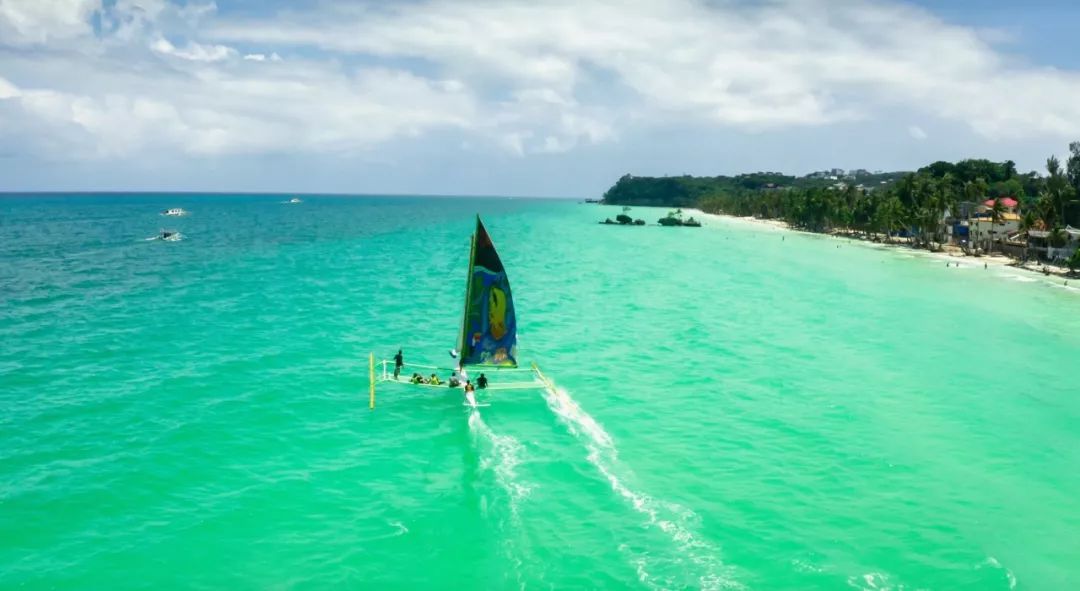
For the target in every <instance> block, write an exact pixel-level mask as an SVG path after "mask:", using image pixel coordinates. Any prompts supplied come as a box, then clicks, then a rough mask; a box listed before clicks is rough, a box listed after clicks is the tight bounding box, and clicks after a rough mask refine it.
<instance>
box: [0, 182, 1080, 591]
mask: <svg viewBox="0 0 1080 591" xmlns="http://www.w3.org/2000/svg"><path fill="white" fill-rule="evenodd" d="M281 201H282V197H274V196H246V197H228V198H226V197H211V196H193V195H177V196H171V197H170V196H150V197H137V198H136V197H131V196H119V197H118V196H91V197H86V196H84V197H52V198H45V197H35V198H16V197H5V198H0V405H2V410H3V412H2V413H0V587H3V588H15V587H18V588H29V589H37V588H81V589H127V588H181V587H182V588H199V589H222V588H228V589H267V588H272V589H323V588H330V587H339V588H363V589H522V588H524V589H624V588H629V589H635V588H638V589H698V588H701V589H723V588H732V589H800V590H801V589H875V590H882V589H893V590H900V589H905V590H915V589H942V590H953V589H979V590H982V589H989V590H995V589H1011V588H1016V589H1072V588H1077V587H1078V586H1080V533H1078V532H1080V499H1078V496H1077V492H1078V491H1080V401H1078V400H1077V391H1078V389H1077V383H1078V381H1077V360H1078V359H1080V292H1078V291H1076V290H1073V289H1072V288H1071V287H1063V286H1061V285H1060V283H1061V281H1060V280H1058V281H1057V282H1056V283H1053V282H1049V281H1044V280H1043V279H1042V278H1039V277H1035V276H1028V275H1022V274H1021V273H1019V272H1017V271H1012V270H1008V269H1004V268H990V269H986V270H984V269H983V268H982V266H981V265H979V266H978V267H976V266H969V267H963V268H959V269H957V268H952V267H950V268H948V269H947V268H945V266H944V263H943V262H942V261H941V260H939V259H935V258H931V257H927V256H916V255H913V254H911V253H908V252H902V251H897V250H883V249H878V248H873V247H870V246H867V245H861V244H849V243H847V242H841V241H837V240H834V239H829V238H824V237H818V236H807V235H799V234H794V233H782V232H780V231H777V230H774V229H771V228H766V227H760V226H756V225H752V224H747V223H745V222H741V221H718V220H710V221H709V222H708V225H707V226H706V227H704V228H701V229H699V230H693V229H675V228H660V227H644V228H622V227H604V226H598V225H596V224H595V222H596V221H597V220H598V219H602V218H604V217H609V216H613V211H611V210H608V209H605V208H602V207H601V208H598V207H596V206H586V205H579V204H575V203H566V202H553V201H530V200H481V199H421V198H378V199H376V198H366V199H356V198H353V199H350V198H335V197H322V198H319V197H309V198H305V203H303V204H302V205H295V206H291V205H284V204H282V203H281ZM165 207H184V208H186V209H188V210H190V211H191V212H192V213H191V215H190V216H188V217H186V218H181V219H176V220H173V219H169V218H162V217H160V216H159V215H157V211H158V210H160V209H163V208H165ZM636 211H637V212H638V214H639V215H641V216H642V217H647V218H650V219H652V218H655V217H659V212H655V211H648V210H644V209H638V210H636ZM477 212H479V213H481V214H482V215H483V216H484V218H485V222H486V224H487V226H488V228H489V230H490V231H491V232H492V235H493V237H494V238H495V241H496V245H497V246H498V247H499V250H500V253H501V255H502V259H503V261H504V262H505V263H506V265H507V268H508V270H509V273H510V279H511V281H512V283H513V286H514V294H515V297H516V306H517V309H518V310H519V315H520V317H519V323H520V329H519V334H520V349H519V353H520V357H521V358H522V359H526V360H535V361H536V362H537V363H539V364H540V366H541V367H542V368H543V369H544V370H545V372H546V373H547V374H548V375H549V376H550V377H551V378H552V379H553V380H554V381H555V382H556V383H557V385H558V386H559V388H558V389H557V390H556V391H548V392H517V393H511V392H507V393H500V394H497V395H496V396H497V398H495V399H494V400H492V405H491V406H490V407H486V408H483V409H481V410H480V412H479V414H470V413H469V412H468V411H467V410H466V409H464V408H463V407H462V405H461V401H460V399H459V398H458V397H457V396H455V395H449V394H445V393H442V392H440V391H432V390H428V389H419V388H418V389H409V388H407V387H403V386H393V385H385V386H384V387H382V388H380V390H379V392H378V408H377V409H376V410H375V411H373V412H372V411H369V410H368V408H367V354H368V352H370V351H374V352H375V353H376V354H377V355H379V356H381V357H389V356H390V355H392V354H393V352H394V351H395V350H396V349H397V347H399V346H401V347H404V349H405V355H406V359H407V361H414V362H422V361H429V362H437V363H440V364H441V363H446V362H447V361H448V357H447V355H446V353H445V352H446V350H447V349H448V348H449V347H450V346H452V345H453V344H454V339H455V338H456V336H457V334H456V333H457V326H458V323H459V320H460V317H459V314H460V311H461V299H462V291H463V288H464V269H465V262H466V261H465V259H466V256H467V251H468V240H469V232H470V231H471V229H472V215H473V214H475V213H477ZM162 226H165V227H175V228H177V229H179V230H180V231H181V232H182V233H183V234H184V236H185V238H184V240H182V241H180V242H174V243H166V242H160V241H145V240H144V238H146V237H149V236H152V235H153V234H154V233H155V232H156V231H157V230H158V229H159V228H160V227H162ZM781 235H784V238H783V239H781ZM838 246H839V248H837V247H838ZM417 390H423V391H417Z"/></svg>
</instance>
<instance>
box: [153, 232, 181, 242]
mask: <svg viewBox="0 0 1080 591" xmlns="http://www.w3.org/2000/svg"><path fill="white" fill-rule="evenodd" d="M183 237H184V235H183V234H181V233H180V232H177V231H176V230H162V231H161V233H160V234H158V236H157V239H158V240H164V241H165V242H179V241H180V239H181V238H183Z"/></svg>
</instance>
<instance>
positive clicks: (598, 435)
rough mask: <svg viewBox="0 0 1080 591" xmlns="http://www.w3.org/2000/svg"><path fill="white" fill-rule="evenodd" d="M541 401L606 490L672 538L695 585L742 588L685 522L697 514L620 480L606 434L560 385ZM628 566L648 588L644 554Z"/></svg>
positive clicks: (614, 452) (714, 550) (715, 550)
mask: <svg viewBox="0 0 1080 591" xmlns="http://www.w3.org/2000/svg"><path fill="white" fill-rule="evenodd" d="M544 400H546V401H547V405H548V408H550V409H551V410H552V412H554V413H555V415H556V416H558V417H559V419H560V421H562V423H563V424H564V425H566V428H567V429H569V430H570V433H572V434H573V435H574V436H576V437H577V438H578V439H580V440H582V442H583V443H584V444H585V447H586V449H588V452H589V453H588V455H587V456H586V459H588V461H589V463H591V464H592V465H593V466H594V467H595V468H596V469H597V470H598V471H599V472H600V473H601V474H602V475H603V476H604V478H606V479H607V481H608V483H609V484H610V485H611V489H612V490H613V491H615V493H616V494H618V495H619V496H620V497H622V498H623V499H625V500H626V502H627V503H629V504H630V506H632V507H633V508H634V510H635V511H637V512H638V513H641V514H642V515H644V516H645V521H646V526H647V527H658V528H659V529H660V530H661V531H663V532H664V533H665V534H667V535H668V537H669V538H671V541H672V542H674V543H675V546H676V549H677V550H678V552H679V553H680V554H681V555H682V556H683V557H685V558H687V559H689V560H690V562H691V563H693V564H694V565H695V566H697V567H698V569H699V570H698V575H697V576H698V583H699V585H700V588H701V589H706V590H713V589H725V588H726V589H741V588H743V586H742V585H741V584H740V583H738V582H736V581H734V580H732V579H731V568H729V567H727V566H725V565H724V564H723V563H722V562H721V561H720V558H719V556H720V551H719V549H718V548H716V547H715V546H714V545H712V544H710V543H709V542H707V541H705V540H703V539H701V538H700V537H698V536H697V535H696V534H695V533H694V532H693V531H692V530H691V529H690V527H689V526H688V525H687V523H688V522H690V521H693V520H696V519H697V515H695V514H694V512H693V511H691V510H689V509H686V508H685V507H681V506H679V505H677V504H675V503H668V502H663V501H658V500H656V499H653V498H652V497H650V496H649V495H647V494H645V493H643V492H640V491H635V490H633V489H631V488H630V487H629V486H627V485H626V484H624V483H623V481H622V479H621V478H619V474H620V473H621V472H623V471H624V469H623V468H622V466H621V464H620V462H619V459H618V450H617V449H616V448H615V443H614V441H613V440H612V439H611V436H610V435H608V433H607V431H605V430H604V428H603V427H602V426H601V425H600V423H598V422H596V419H594V418H593V417H592V416H591V415H589V413H587V412H585V411H584V410H583V409H582V408H581V406H579V405H578V403H577V402H576V401H575V400H574V399H573V398H571V397H570V394H569V393H568V392H567V391H566V390H565V389H563V388H556V387H555V386H554V385H552V384H549V385H548V387H547V388H545V389H544ZM634 566H635V568H636V569H637V574H638V580H639V581H641V582H642V583H644V584H646V585H649V586H650V587H652V586H653V584H652V579H653V577H652V575H651V574H650V573H649V572H648V571H647V570H646V568H645V561H644V559H638V560H635V561H634Z"/></svg>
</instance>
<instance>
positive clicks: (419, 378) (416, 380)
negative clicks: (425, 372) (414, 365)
mask: <svg viewBox="0 0 1080 591" xmlns="http://www.w3.org/2000/svg"><path fill="white" fill-rule="evenodd" d="M409 382H411V383H413V384H423V383H424V376H422V375H420V374H418V373H414V374H413V375H412V378H411V379H410V380H409Z"/></svg>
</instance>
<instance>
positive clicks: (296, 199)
mask: <svg viewBox="0 0 1080 591" xmlns="http://www.w3.org/2000/svg"><path fill="white" fill-rule="evenodd" d="M289 203H303V201H301V200H300V198H299V197H293V198H292V199H289Z"/></svg>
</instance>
